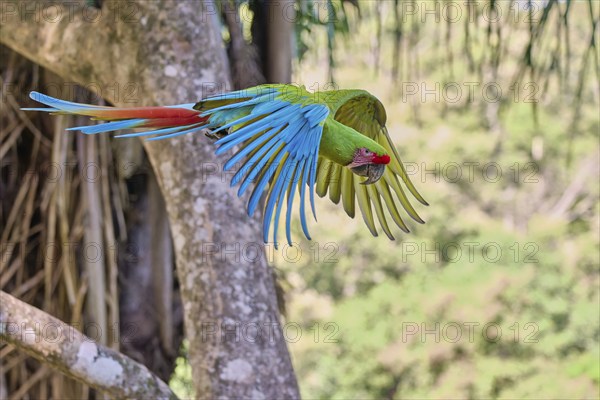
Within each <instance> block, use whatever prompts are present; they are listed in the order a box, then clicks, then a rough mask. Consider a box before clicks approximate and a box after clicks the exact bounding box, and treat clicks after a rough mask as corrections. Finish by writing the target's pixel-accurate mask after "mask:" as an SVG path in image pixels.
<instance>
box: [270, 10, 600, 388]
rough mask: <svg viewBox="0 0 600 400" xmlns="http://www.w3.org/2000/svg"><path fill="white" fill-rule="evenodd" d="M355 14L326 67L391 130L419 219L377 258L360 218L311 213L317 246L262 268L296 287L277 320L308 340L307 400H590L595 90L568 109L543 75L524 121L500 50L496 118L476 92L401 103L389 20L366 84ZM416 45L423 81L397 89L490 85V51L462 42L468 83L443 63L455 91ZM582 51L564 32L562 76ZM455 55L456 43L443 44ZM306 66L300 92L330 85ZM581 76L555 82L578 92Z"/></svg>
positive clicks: (364, 42) (510, 57)
mask: <svg viewBox="0 0 600 400" xmlns="http://www.w3.org/2000/svg"><path fill="white" fill-rule="evenodd" d="M364 4H365V3H361V12H363V19H362V20H361V27H360V29H359V30H358V31H356V32H353V34H352V36H351V39H352V40H351V41H348V42H347V43H345V44H343V45H341V46H340V47H339V48H338V49H337V51H336V54H335V55H336V59H337V60H338V68H337V70H336V74H337V77H338V83H339V84H340V86H341V87H343V88H353V87H359V88H363V89H366V90H369V91H371V92H372V93H374V94H375V95H377V96H378V97H379V98H380V99H382V100H383V101H384V103H385V105H386V109H387V111H388V117H389V120H388V128H389V130H390V132H391V134H392V136H393V137H394V138H395V139H396V143H397V145H398V147H399V151H400V154H401V156H402V157H403V160H404V161H405V163H406V164H407V167H408V168H409V173H411V174H412V175H411V179H412V180H413V182H415V184H416V186H417V188H419V190H420V191H422V193H423V194H424V196H425V198H426V199H427V200H428V201H429V202H430V204H431V206H430V207H428V208H424V207H421V208H419V209H418V210H419V212H420V214H422V215H424V218H425V219H426V224H425V225H418V224H416V223H412V221H409V226H410V227H411V230H412V232H411V234H409V235H402V234H401V233H400V232H397V233H398V239H397V240H396V241H394V242H389V241H388V240H387V239H386V238H385V237H379V238H373V237H371V236H370V234H369V233H368V231H367V229H366V228H365V227H364V225H363V222H362V220H361V218H360V216H357V217H356V218H355V219H354V220H349V219H348V217H347V216H346V215H345V214H344V212H343V210H342V209H341V207H339V206H335V205H333V204H331V203H330V201H329V200H328V199H322V200H320V201H319V202H318V204H317V216H318V218H319V222H318V223H315V224H312V225H311V234H312V236H313V238H315V240H320V242H307V241H303V242H301V243H299V244H298V246H299V248H300V249H302V257H297V258H293V257H290V256H289V254H295V253H294V252H293V251H290V252H289V253H287V254H286V250H285V249H284V250H282V252H280V253H277V255H276V260H275V265H276V266H277V267H278V269H280V270H281V271H283V275H284V278H285V279H286V280H287V281H288V282H290V283H291V285H292V289H291V290H290V291H289V292H288V304H287V306H288V310H289V312H288V316H287V320H288V321H290V322H294V323H298V324H300V325H301V326H302V327H303V333H304V335H303V336H302V338H301V340H300V341H298V342H296V343H290V346H291V349H292V353H293V360H294V366H295V369H296V371H297V374H298V378H299V382H300V385H301V389H302V393H303V397H304V398H334V399H348V398H369V399H370V398H408V399H413V398H439V399H447V398H473V399H475V398H497V399H509V398H510V399H514V398H530V399H533V398H535V399H553V398H569V399H575V398H580V399H588V398H598V396H600V370H599V368H600V367H599V365H600V346H599V336H600V294H599V293H600V292H599V291H600V274H599V272H600V271H599V265H600V259H599V254H600V238H599V230H600V225H599V222H600V218H599V216H600V203H599V201H598V194H599V192H600V184H599V183H598V153H597V151H598V150H597V149H598V132H599V130H600V127H599V118H598V112H597V110H598V96H599V94H598V90H597V80H596V81H595V79H596V78H594V76H593V74H592V75H591V76H590V77H589V78H590V83H587V84H585V85H584V87H583V90H582V93H581V96H582V99H583V102H582V103H581V106H580V108H578V107H579V106H578V105H577V104H576V93H574V92H573V90H572V89H568V90H562V88H564V87H565V86H560V85H559V84H558V83H557V81H555V80H554V78H550V77H551V76H552V75H551V74H550V73H549V72H544V73H541V74H540V75H538V78H539V81H534V83H535V84H538V83H539V82H543V81H544V80H550V81H551V82H550V83H549V84H548V87H547V88H546V89H545V95H544V96H543V97H541V88H540V87H539V86H536V87H535V89H536V90H539V92H536V96H535V98H534V100H535V107H533V106H532V103H531V102H528V101H526V99H527V96H525V95H527V94H529V92H521V93H515V91H511V90H510V89H509V88H510V87H511V85H512V84H514V82H513V78H514V71H515V70H516V69H518V66H519V63H518V62H517V59H516V58H515V57H520V56H521V55H522V53H521V52H520V51H516V49H514V48H512V47H510V46H509V47H507V51H506V53H505V54H504V55H503V57H504V58H505V59H504V61H503V62H505V64H501V66H500V68H499V69H498V73H497V76H496V77H495V78H494V79H495V80H494V82H496V83H498V85H499V86H500V87H502V89H503V94H502V97H501V98H500V99H499V101H498V106H499V107H495V103H494V102H490V101H486V99H482V95H481V91H476V92H475V98H474V99H466V98H465V96H464V94H463V96H462V97H461V99H460V101H459V102H457V103H456V104H450V103H448V102H445V101H444V100H443V98H442V100H440V101H432V98H433V96H432V97H429V98H426V99H425V101H422V99H421V98H420V97H418V96H420V95H421V94H422V93H421V90H420V91H419V93H418V94H417V95H414V96H412V97H411V96H407V93H406V91H405V90H404V91H403V90H402V87H403V84H405V83H406V82H405V81H396V82H394V84H393V85H389V84H388V82H389V79H390V73H391V71H392V67H391V64H392V63H391V61H390V60H391V58H392V57H391V54H392V53H393V51H392V50H393V48H392V46H391V45H389V46H388V45H386V43H391V42H390V41H386V40H389V39H390V37H391V36H390V35H392V34H393V32H394V27H393V25H390V18H391V14H387V15H388V17H387V18H384V26H386V27H387V28H386V29H385V32H387V33H386V35H388V36H385V35H384V38H383V42H382V46H383V47H382V53H381V57H382V60H381V63H382V71H383V72H384V73H383V74H380V75H379V76H377V77H375V76H374V74H373V73H372V68H371V67H372V66H373V63H374V61H373V60H372V59H371V58H370V54H369V52H368V51H367V50H368V49H369V48H370V45H371V44H370V43H369V41H370V40H372V38H373V35H374V32H375V29H376V24H375V22H374V19H373V18H369V17H368V12H369V9H368V6H364ZM557 4H558V5H556V4H555V7H563V8H564V4H562V3H560V2H559V3H557ZM582 6H585V7H587V5H586V4H583V3H582ZM585 7H584V8H583V9H582V8H581V7H580V6H575V5H572V6H571V9H570V13H571V15H580V16H586V15H587V14H586V13H587V9H586V8H585ZM553 10H554V11H556V8H555V9H553ZM554 11H553V12H554ZM525 27H526V24H525ZM405 28H407V29H408V28H410V26H408V27H405ZM419 29H420V35H421V37H422V38H423V39H422V41H421V42H420V44H419V46H421V47H425V48H428V49H429V51H421V52H419V51H417V50H415V52H416V53H417V54H416V55H415V54H412V57H418V59H419V61H420V71H419V72H418V74H419V76H418V79H417V78H416V75H411V73H413V72H414V69H412V70H411V72H410V73H409V72H406V74H404V75H401V76H404V77H410V76H412V81H410V80H409V81H408V82H414V83H417V84H421V83H425V85H426V88H428V89H432V88H435V87H436V86H435V84H436V82H439V83H440V85H441V87H443V85H444V83H447V82H453V81H454V82H456V83H459V84H461V83H463V82H470V81H476V82H479V83H480V87H481V86H482V85H484V84H485V83H487V82H488V80H486V79H484V78H482V77H484V76H487V75H486V73H487V72H488V71H489V69H490V68H491V64H489V63H487V61H485V60H486V59H488V53H486V52H487V50H486V49H484V47H485V43H486V42H485V37H484V38H483V39H482V38H477V37H475V38H473V37H472V40H473V43H474V45H473V48H472V52H473V54H472V56H473V57H474V58H475V59H476V60H479V61H481V63H480V65H481V71H480V72H481V73H480V72H478V71H477V69H476V70H474V71H471V70H470V69H469V67H468V66H467V65H466V63H465V61H464V59H460V58H459V57H455V59H454V64H453V67H452V75H451V76H450V75H449V74H448V70H447V69H446V70H444V68H441V69H440V68H438V67H439V66H440V65H443V60H444V57H445V55H444V54H445V53H444V52H445V51H446V49H444V48H442V47H440V48H438V49H437V50H436V48H435V47H434V46H435V45H434V44H432V41H433V40H429V38H431V37H435V34H436V29H438V28H437V27H436V26H435V24H429V25H427V24H423V25H421V26H420V27H419ZM494 29H495V28H494ZM506 30H508V29H505V30H504V31H503V32H504V34H505V35H507V33H506ZM405 32H406V31H405ZM511 34H512V35H513V36H512V37H511V38H512V39H511V40H512V42H511V43H524V44H526V43H527V41H526V36H525V37H522V36H519V35H520V33H519V30H518V29H516V28H515V31H514V32H512V33H511ZM471 35H475V34H474V33H473V32H471ZM588 37H589V30H586V29H580V30H577V29H573V30H572V32H571V49H570V51H571V55H570V57H571V63H572V64H571V69H572V70H573V71H577V70H578V69H579V68H580V67H581V62H582V61H581V60H582V59H581V58H580V57H581V56H582V55H583V54H584V53H585V51H586V46H587V44H588V43H587V39H586V38H588ZM386 38H387V39H386ZM460 39H462V38H460ZM480 39H482V40H480ZM521 39H523V40H521ZM462 47H463V42H462V40H457V41H456V43H452V44H451V48H453V49H455V50H457V52H458V50H462ZM313 50H314V52H313V53H312V56H311V53H310V52H309V53H307V57H306V59H305V61H304V63H303V64H302V65H301V67H302V68H301V69H300V70H299V71H297V75H298V80H299V81H302V82H303V83H304V84H306V85H307V86H308V87H312V80H314V81H316V82H323V81H324V80H325V79H327V78H328V77H327V76H326V75H325V73H324V72H323V71H324V70H325V69H324V68H323V67H324V62H326V60H324V59H323V58H322V57H319V56H318V50H317V49H313ZM434 50H435V51H434ZM456 54H458V53H456ZM536 57H538V58H536V59H537V60H541V58H539V54H538V53H536ZM542 58H543V57H542ZM440 63H442V64H440ZM407 65H408V66H410V65H409V64H407ZM502 65H504V66H502ZM543 65H544V64H543V62H540V64H539V65H538V66H539V68H540V70H543V69H544V68H542V67H543ZM444 66H445V65H444ZM409 69H410V68H409ZM576 75H577V74H575V73H574V74H572V75H571V76H570V77H567V78H566V79H571V82H570V83H569V82H563V84H564V85H566V87H570V88H573V87H575V86H576V82H575V81H576V80H577V76H576ZM490 79H491V78H490ZM524 83H528V82H521V83H520V84H519V85H521V86H519V87H521V89H522V90H523V86H522V85H523V84H524ZM540 85H541V83H540ZM404 88H405V89H406V86H404ZM438 91H439V90H438ZM534 109H535V113H536V114H535V115H534V114H533V111H534ZM574 121H576V124H575V125H574ZM575 131H576V133H574V132H575ZM457 169H458V170H459V171H460V173H461V174H460V176H459V177H457V175H456V171H457ZM495 171H500V172H501V174H500V176H496V175H497V174H495V173H494V172H495ZM578 181H580V182H579V183H578ZM570 194H573V198H572V199H571V200H569V196H570ZM407 218H408V217H407ZM297 235H298V236H296V237H300V236H301V234H300V232H299V231H298V232H297ZM317 328H318V329H320V332H321V335H318V336H316V335H315V334H314V331H315V329H317ZM325 328H327V329H325Z"/></svg>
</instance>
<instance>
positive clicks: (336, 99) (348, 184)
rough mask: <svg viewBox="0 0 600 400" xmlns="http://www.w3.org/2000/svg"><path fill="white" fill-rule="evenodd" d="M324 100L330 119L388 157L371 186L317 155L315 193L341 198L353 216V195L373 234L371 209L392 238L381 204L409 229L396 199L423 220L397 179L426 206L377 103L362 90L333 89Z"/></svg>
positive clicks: (346, 169)
mask: <svg viewBox="0 0 600 400" xmlns="http://www.w3.org/2000/svg"><path fill="white" fill-rule="evenodd" d="M328 100H329V102H328V104H329V105H330V109H331V113H332V114H333V115H334V119H335V120H336V121H338V122H340V123H342V124H344V125H346V126H348V127H351V128H353V129H354V130H356V131H358V132H360V133H362V134H363V135H365V136H367V137H369V138H370V139H373V140H375V141H376V142H377V143H379V144H380V145H381V146H383V147H384V148H385V149H386V150H387V152H388V155H389V156H390V163H389V164H388V165H387V166H386V169H385V172H384V174H383V176H382V177H381V179H380V180H379V181H377V182H376V183H374V184H372V185H361V184H360V183H361V181H362V180H363V178H362V177H360V176H358V175H356V174H353V173H352V171H350V170H349V169H348V168H345V167H343V166H341V165H339V164H337V163H334V162H332V161H330V160H328V159H326V158H324V157H320V158H319V161H318V173H317V188H316V190H317V194H318V195H319V196H320V197H323V196H325V194H326V193H327V191H329V198H330V199H331V201H333V202H334V203H335V204H338V203H339V201H340V198H341V199H342V204H343V207H344V210H345V211H346V213H347V214H348V215H349V216H350V217H351V218H354V214H355V198H356V200H357V201H358V206H359V208H360V210H361V213H362V216H363V219H364V221H365V224H366V225H367V227H368V228H369V230H370V231H371V233H372V234H373V236H377V229H376V227H375V221H374V218H373V208H374V209H375V214H376V215H377V218H378V220H379V223H380V224H381V227H382V229H383V231H384V232H385V234H386V235H387V236H388V237H389V238H390V239H392V240H393V239H394V236H393V235H392V232H391V230H390V228H389V225H388V222H387V219H386V216H385V213H384V204H385V206H386V208H387V211H388V212H389V215H390V216H391V218H392V220H393V221H394V222H395V223H396V225H398V227H399V228H400V229H402V230H403V231H404V232H408V231H409V230H408V227H407V226H406V224H405V223H404V221H403V220H402V217H401V216H400V212H399V211H398V207H397V205H396V204H397V201H399V202H400V204H401V205H402V207H403V208H404V209H405V210H406V212H407V213H408V215H410V216H411V217H412V218H413V219H414V220H415V221H417V222H419V223H424V221H423V220H422V219H421V217H419V215H418V214H417V212H416V211H415V209H414V208H413V206H412V205H411V204H410V202H409V200H408V197H407V196H406V193H405V191H404V189H403V188H402V185H401V183H400V180H401V181H402V182H403V183H404V186H406V188H407V189H408V191H409V192H410V193H411V194H412V195H413V196H414V197H415V198H416V199H417V200H418V201H419V202H420V203H422V204H424V205H427V202H426V201H425V199H423V197H422V196H421V195H420V194H419V192H418V191H417V190H416V188H415V187H414V185H413V184H412V182H411V181H410V179H409V177H408V175H407V174H406V170H405V169H404V166H403V165H402V161H401V160H400V156H399V155H398V152H397V150H396V147H395V146H394V144H393V143H392V141H391V139H390V136H389V134H388V131H387V129H386V127H385V122H386V114H385V109H384V108H383V105H382V104H381V102H380V101H379V100H378V99H377V98H376V97H375V96H373V95H371V94H369V93H368V92H366V91H363V90H340V91H337V92H333V97H330V98H329V99H328ZM396 199H397V200H396Z"/></svg>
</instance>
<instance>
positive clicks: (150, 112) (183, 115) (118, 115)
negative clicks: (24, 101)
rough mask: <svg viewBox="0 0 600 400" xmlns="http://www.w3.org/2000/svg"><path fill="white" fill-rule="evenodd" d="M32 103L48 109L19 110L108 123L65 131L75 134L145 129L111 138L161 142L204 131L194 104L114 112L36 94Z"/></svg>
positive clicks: (202, 118)
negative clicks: (43, 105)
mask: <svg viewBox="0 0 600 400" xmlns="http://www.w3.org/2000/svg"><path fill="white" fill-rule="evenodd" d="M29 97H31V98H32V99H33V100H35V101H37V102H40V103H42V104H45V105H47V106H48V107H49V108H23V110H28V111H46V112H50V113H55V114H69V115H85V116H88V117H92V118H93V119H96V120H102V121H110V122H106V123H104V124H98V125H90V126H77V127H74V128H69V129H67V130H70V131H73V130H79V131H81V132H83V133H85V134H95V133H102V132H113V131H118V130H121V129H132V128H158V129H146V130H144V131H142V132H136V133H127V134H120V135H116V136H115V137H135V136H153V137H151V138H148V140H158V139H165V138H169V137H174V136H179V135H185V134H186V133H191V132H194V131H197V130H200V129H202V128H205V127H207V125H208V124H207V122H208V116H202V115H201V111H198V110H194V109H193V106H194V103H190V104H180V105H176V106H166V107H132V108H115V107H105V106H93V105H89V104H81V103H73V102H70V101H65V100H60V99H56V98H54V97H50V96H47V95H45V94H42V93H38V92H31V93H30V94H29Z"/></svg>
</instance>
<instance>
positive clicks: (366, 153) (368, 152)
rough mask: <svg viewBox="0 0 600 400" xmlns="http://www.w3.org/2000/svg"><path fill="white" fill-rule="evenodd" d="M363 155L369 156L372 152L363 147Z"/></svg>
mask: <svg viewBox="0 0 600 400" xmlns="http://www.w3.org/2000/svg"><path fill="white" fill-rule="evenodd" d="M364 153H365V156H370V155H371V154H373V153H372V152H370V151H369V150H367V149H365V151H364Z"/></svg>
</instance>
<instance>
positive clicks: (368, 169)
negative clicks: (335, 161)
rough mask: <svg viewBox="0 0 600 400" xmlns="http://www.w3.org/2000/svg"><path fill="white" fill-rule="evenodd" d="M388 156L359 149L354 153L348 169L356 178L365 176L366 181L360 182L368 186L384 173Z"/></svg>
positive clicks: (366, 149)
mask: <svg viewBox="0 0 600 400" xmlns="http://www.w3.org/2000/svg"><path fill="white" fill-rule="evenodd" d="M389 162H390V156H389V155H387V154H385V153H381V154H377V152H376V151H372V150H369V149H368V148H366V147H361V148H359V149H357V150H356V151H355V152H354V157H353V158H352V162H351V163H350V164H349V165H348V168H350V170H351V171H352V172H353V173H355V174H356V175H358V176H366V177H367V180H366V181H364V182H361V183H362V184H363V185H370V184H372V183H375V182H377V181H378V180H379V178H381V176H382V175H383V173H384V172H385V166H386V165H387V164H389Z"/></svg>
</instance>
